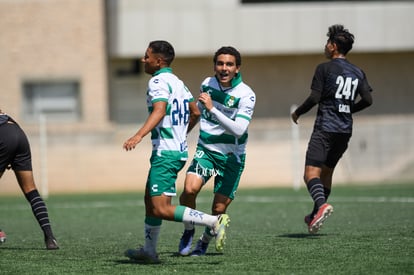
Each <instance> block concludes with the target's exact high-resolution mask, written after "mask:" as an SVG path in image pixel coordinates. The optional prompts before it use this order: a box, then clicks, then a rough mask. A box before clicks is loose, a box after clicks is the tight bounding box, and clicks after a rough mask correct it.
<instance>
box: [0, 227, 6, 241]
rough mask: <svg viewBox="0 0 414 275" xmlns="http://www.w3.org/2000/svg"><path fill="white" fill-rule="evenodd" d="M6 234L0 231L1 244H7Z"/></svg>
mask: <svg viewBox="0 0 414 275" xmlns="http://www.w3.org/2000/svg"><path fill="white" fill-rule="evenodd" d="M6 239H7V237H6V233H4V232H3V231H2V230H1V229H0V244H2V243H5V242H6Z"/></svg>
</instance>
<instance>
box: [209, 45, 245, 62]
mask: <svg viewBox="0 0 414 275" xmlns="http://www.w3.org/2000/svg"><path fill="white" fill-rule="evenodd" d="M220 54H229V55H232V56H234V57H235V58H236V66H240V65H241V55H240V53H239V51H238V50H236V49H235V48H234V47H231V46H227V47H221V48H220V49H218V50H217V51H216V53H215V54H214V58H213V62H214V64H216V62H217V57H218V56H219V55H220Z"/></svg>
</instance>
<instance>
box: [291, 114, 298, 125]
mask: <svg viewBox="0 0 414 275" xmlns="http://www.w3.org/2000/svg"><path fill="white" fill-rule="evenodd" d="M291 117H292V120H293V122H294V123H295V124H298V119H299V116H298V115H297V114H296V113H295V112H293V113H292V114H291Z"/></svg>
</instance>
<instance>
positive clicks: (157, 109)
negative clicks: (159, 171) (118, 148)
mask: <svg viewBox="0 0 414 275" xmlns="http://www.w3.org/2000/svg"><path fill="white" fill-rule="evenodd" d="M166 107H167V102H164V101H159V102H156V103H154V105H153V110H152V112H151V114H150V115H149V116H148V118H147V120H146V121H145V123H144V125H143V126H142V127H141V128H140V129H139V130H138V132H137V133H136V134H135V135H133V136H132V137H130V138H129V139H128V140H127V141H125V143H124V146H123V148H124V149H125V150H127V151H130V150H132V149H134V148H135V146H136V145H137V144H138V143H140V142H141V141H142V138H143V137H145V136H146V135H147V134H148V133H149V132H151V130H152V129H154V128H155V127H156V126H157V125H158V123H160V121H161V120H162V119H163V117H164V116H165V114H166Z"/></svg>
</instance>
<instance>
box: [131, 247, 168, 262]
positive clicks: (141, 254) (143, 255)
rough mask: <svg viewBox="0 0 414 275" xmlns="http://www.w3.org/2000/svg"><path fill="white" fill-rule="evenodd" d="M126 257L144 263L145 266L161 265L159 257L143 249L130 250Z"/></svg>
mask: <svg viewBox="0 0 414 275" xmlns="http://www.w3.org/2000/svg"><path fill="white" fill-rule="evenodd" d="M124 255H125V256H126V257H128V258H130V259H131V260H134V261H137V262H140V263H143V264H159V263H160V259H159V258H158V255H156V254H155V255H152V254H150V253H148V252H146V251H145V250H144V248H143V247H141V248H139V249H128V250H126V251H125V253H124Z"/></svg>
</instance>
